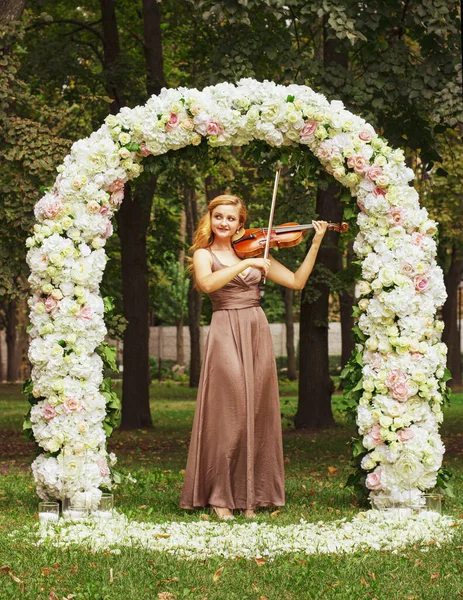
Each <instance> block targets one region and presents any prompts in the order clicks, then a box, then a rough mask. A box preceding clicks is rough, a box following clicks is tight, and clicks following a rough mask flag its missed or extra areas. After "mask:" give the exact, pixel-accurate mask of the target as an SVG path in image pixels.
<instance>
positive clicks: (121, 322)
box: [97, 296, 127, 371]
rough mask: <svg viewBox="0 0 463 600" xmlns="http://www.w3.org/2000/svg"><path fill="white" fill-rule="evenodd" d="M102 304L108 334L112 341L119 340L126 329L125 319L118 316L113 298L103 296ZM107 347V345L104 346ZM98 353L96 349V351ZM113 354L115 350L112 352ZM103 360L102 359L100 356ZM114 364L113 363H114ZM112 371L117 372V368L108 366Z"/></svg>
mask: <svg viewBox="0 0 463 600" xmlns="http://www.w3.org/2000/svg"><path fill="white" fill-rule="evenodd" d="M103 304H104V320H105V325H106V327H107V329H108V334H109V336H110V338H111V339H112V340H121V339H122V337H123V335H124V331H125V329H126V327H127V319H126V318H125V317H124V316H123V315H121V314H120V312H119V309H118V307H117V306H116V303H115V302H114V297H113V296H105V297H104V298H103ZM106 345H107V344H106ZM97 352H98V349H97ZM114 352H115V350H114ZM102 358H103V359H104V357H103V356H102ZM114 364H115V363H114ZM108 366H109V367H110V368H111V369H113V371H117V366H116V367H115V368H113V367H112V366H110V365H108Z"/></svg>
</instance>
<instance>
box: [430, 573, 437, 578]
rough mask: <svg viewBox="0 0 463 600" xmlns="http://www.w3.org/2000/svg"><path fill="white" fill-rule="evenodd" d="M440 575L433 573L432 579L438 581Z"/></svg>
mask: <svg viewBox="0 0 463 600" xmlns="http://www.w3.org/2000/svg"><path fill="white" fill-rule="evenodd" d="M438 577H439V573H431V579H438Z"/></svg>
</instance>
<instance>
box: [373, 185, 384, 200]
mask: <svg viewBox="0 0 463 600" xmlns="http://www.w3.org/2000/svg"><path fill="white" fill-rule="evenodd" d="M373 194H374V195H375V196H376V197H378V196H385V195H386V190H385V189H383V188H382V187H379V186H378V185H377V186H375V188H374V190H373Z"/></svg>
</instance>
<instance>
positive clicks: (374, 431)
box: [368, 423, 384, 446]
mask: <svg viewBox="0 0 463 600" xmlns="http://www.w3.org/2000/svg"><path fill="white" fill-rule="evenodd" d="M368 437H369V438H370V441H371V443H372V444H374V445H375V446H379V445H380V444H382V443H383V441H384V440H383V438H382V437H381V425H379V423H376V425H373V427H372V428H371V430H370V431H369V433H368Z"/></svg>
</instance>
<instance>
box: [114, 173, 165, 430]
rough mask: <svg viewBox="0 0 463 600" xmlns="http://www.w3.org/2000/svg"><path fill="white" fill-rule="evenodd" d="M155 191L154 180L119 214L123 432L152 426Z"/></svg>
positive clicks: (140, 188) (133, 195)
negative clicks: (150, 246) (149, 250)
mask: <svg viewBox="0 0 463 600" xmlns="http://www.w3.org/2000/svg"><path fill="white" fill-rule="evenodd" d="M155 187H156V179H154V178H152V179H150V180H149V181H148V182H146V183H145V184H144V185H140V184H139V185H138V186H137V188H136V189H135V190H131V189H130V188H129V186H126V196H125V199H124V202H123V203H122V206H121V208H120V210H119V212H118V213H117V214H116V219H117V224H118V233H119V238H120V240H121V259H122V260H121V262H122V293H123V305H124V317H125V318H126V319H127V321H128V323H127V328H126V330H125V332H124V349H123V364H124V375H123V383H122V397H123V402H122V423H121V427H122V429H138V428H145V427H151V426H152V424H153V423H152V420H151V412H150V404H149V322H148V311H149V293H148V262H147V255H146V230H147V227H148V224H149V220H150V214H151V203H152V199H153V195H154V190H155Z"/></svg>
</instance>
